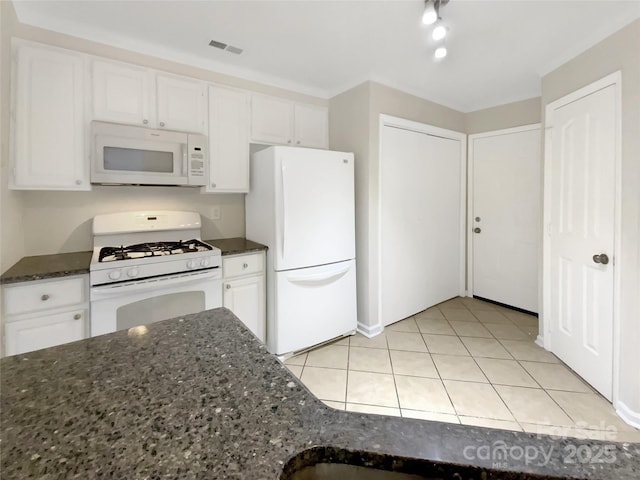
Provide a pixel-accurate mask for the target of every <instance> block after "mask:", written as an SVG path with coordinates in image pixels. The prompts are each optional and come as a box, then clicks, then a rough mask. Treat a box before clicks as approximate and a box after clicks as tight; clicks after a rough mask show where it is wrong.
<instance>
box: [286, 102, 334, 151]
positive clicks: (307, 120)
mask: <svg viewBox="0 0 640 480" xmlns="http://www.w3.org/2000/svg"><path fill="white" fill-rule="evenodd" d="M294 117H295V144H296V146H301V147H312V148H329V112H328V110H327V109H326V108H325V107H318V106H316V105H300V104H296V106H295V116H294Z"/></svg>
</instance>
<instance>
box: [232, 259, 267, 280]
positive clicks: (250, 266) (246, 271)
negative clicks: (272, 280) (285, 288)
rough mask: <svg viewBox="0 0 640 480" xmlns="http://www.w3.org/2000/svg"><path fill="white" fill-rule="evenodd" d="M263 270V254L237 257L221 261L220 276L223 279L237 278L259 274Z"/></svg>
mask: <svg viewBox="0 0 640 480" xmlns="http://www.w3.org/2000/svg"><path fill="white" fill-rule="evenodd" d="M263 270H264V254H263V253H254V254H251V255H238V256H235V257H225V258H223V259H222V275H223V276H224V278H231V277H238V276H240V275H250V274H252V273H260V272H262V271H263Z"/></svg>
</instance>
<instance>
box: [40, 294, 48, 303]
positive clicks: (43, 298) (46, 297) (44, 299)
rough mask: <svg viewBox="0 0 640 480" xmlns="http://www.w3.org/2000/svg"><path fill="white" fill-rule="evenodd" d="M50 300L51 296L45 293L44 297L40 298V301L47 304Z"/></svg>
mask: <svg viewBox="0 0 640 480" xmlns="http://www.w3.org/2000/svg"><path fill="white" fill-rule="evenodd" d="M49 298H50V297H49V295H47V294H46V293H45V294H44V295H42V296H41V297H40V300H42V301H43V302H46V301H47V300H49Z"/></svg>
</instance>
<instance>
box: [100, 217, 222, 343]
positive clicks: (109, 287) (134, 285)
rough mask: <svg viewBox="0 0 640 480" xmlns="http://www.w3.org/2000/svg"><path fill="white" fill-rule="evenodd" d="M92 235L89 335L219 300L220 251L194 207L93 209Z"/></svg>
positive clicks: (218, 303) (219, 302)
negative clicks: (204, 237) (208, 240)
mask: <svg viewBox="0 0 640 480" xmlns="http://www.w3.org/2000/svg"><path fill="white" fill-rule="evenodd" d="M93 235H94V237H93V239H94V242H93V243H94V249H93V256H92V258H91V265H90V273H89V279H90V283H91V336H96V335H102V334H104V333H111V332H114V331H116V330H123V329H130V328H132V327H137V326H140V325H145V324H148V323H153V322H156V321H159V320H165V319H168V318H173V317H177V316H181V315H187V314H189V313H196V312H199V311H202V310H207V309H210V308H215V307H220V306H221V305H222V284H221V282H222V272H221V265H222V260H221V253H220V250H219V249H217V248H215V247H213V246H212V245H209V244H207V243H205V242H203V241H202V240H201V239H200V237H201V220H200V215H199V214H198V213H194V212H177V211H144V212H123V213H113V214H107V215H98V216H96V217H95V218H94V219H93ZM141 330H142V331H144V328H142V329H141Z"/></svg>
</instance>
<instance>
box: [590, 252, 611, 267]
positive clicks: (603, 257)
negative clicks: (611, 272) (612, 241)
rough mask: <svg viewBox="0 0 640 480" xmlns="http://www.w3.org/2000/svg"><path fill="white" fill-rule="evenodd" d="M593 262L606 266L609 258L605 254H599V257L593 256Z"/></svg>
mask: <svg viewBox="0 0 640 480" xmlns="http://www.w3.org/2000/svg"><path fill="white" fill-rule="evenodd" d="M593 261H594V262H595V263H601V264H602V265H606V264H607V263H609V257H608V256H607V254H606V253H601V254H600V255H594V256H593Z"/></svg>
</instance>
